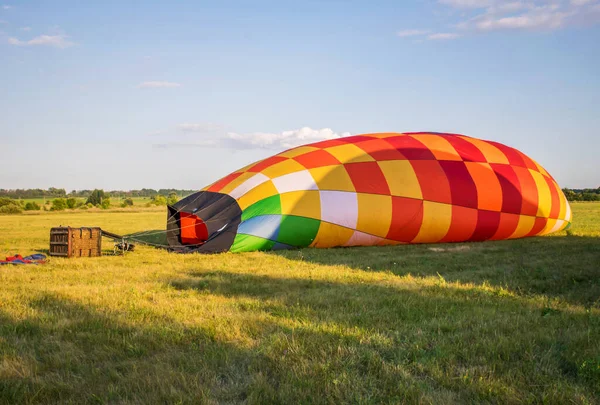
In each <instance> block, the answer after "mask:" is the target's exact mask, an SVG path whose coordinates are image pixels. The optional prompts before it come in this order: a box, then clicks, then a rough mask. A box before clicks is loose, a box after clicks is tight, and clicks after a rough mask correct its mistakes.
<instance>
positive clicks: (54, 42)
mask: <svg viewBox="0 0 600 405" xmlns="http://www.w3.org/2000/svg"><path fill="white" fill-rule="evenodd" d="M67 38H68V37H67V36H66V35H62V34H59V35H40V36H37V37H35V38H33V39H30V40H29V41H22V40H20V39H18V38H15V37H10V38H8V43H9V44H11V45H16V46H38V45H40V46H52V47H55V48H68V47H70V46H73V45H75V44H74V43H73V42H71V41H69V40H68V39H67Z"/></svg>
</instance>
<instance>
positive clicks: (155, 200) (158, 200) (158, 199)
mask: <svg viewBox="0 0 600 405" xmlns="http://www.w3.org/2000/svg"><path fill="white" fill-rule="evenodd" d="M152 204H153V205H167V199H166V198H165V197H164V196H162V195H157V196H154V197H152Z"/></svg>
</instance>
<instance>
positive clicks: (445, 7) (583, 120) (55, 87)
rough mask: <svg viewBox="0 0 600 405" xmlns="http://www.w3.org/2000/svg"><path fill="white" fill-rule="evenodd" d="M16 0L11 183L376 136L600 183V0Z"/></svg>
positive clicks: (3, 133) (208, 165)
mask: <svg viewBox="0 0 600 405" xmlns="http://www.w3.org/2000/svg"><path fill="white" fill-rule="evenodd" d="M1 1H2V0H0V148H1V149H2V152H3V153H2V157H1V158H0V188H30V187H43V188H46V187H50V186H54V187H64V188H67V189H68V190H71V189H82V188H95V187H97V188H105V189H131V188H142V187H151V188H167V187H168V188H171V187H173V188H191V189H199V188H201V187H203V186H205V185H206V184H208V183H211V182H213V181H214V180H216V179H217V178H219V177H221V176H223V175H226V174H227V173H229V172H231V171H233V170H235V169H237V168H239V167H242V166H245V165H246V164H248V163H250V162H252V161H254V160H257V159H260V158H264V157H266V156H269V155H271V154H274V153H276V152H277V151H280V150H283V149H285V148H286V147H288V146H291V145H296V144H299V143H304V142H309V141H312V140H318V139H326V138H331V137H336V136H344V135H347V134H360V133H367V132H406V131H439V132H454V133H463V134H466V135H470V136H474V137H478V138H483V139H491V140H495V141H499V142H502V143H505V144H507V145H510V146H513V147H516V148H518V149H520V150H521V151H523V152H525V153H526V154H528V155H529V156H531V157H532V158H534V159H536V160H537V161H538V162H540V163H541V164H542V165H543V166H544V167H545V168H546V169H548V170H549V171H550V172H551V174H552V175H553V176H554V177H555V178H556V179H557V180H558V182H559V184H560V185H561V186H562V187H598V186H600V163H598V162H599V158H600V138H599V135H600V134H599V133H598V128H600V0H530V1H529V0H527V1H525V0H524V1H496V0H421V1H418V0H417V1H412V2H410V1H366V0H365V1H326V0H323V1H301V2H300V1H253V2H251V1H219V2H197V1H193V2H192V1H190V2H186V1H179V2H141V1H138V2H121V1H103V2H81V1H52V2H49V1H8V0H7V1H8V2H6V3H1Z"/></svg>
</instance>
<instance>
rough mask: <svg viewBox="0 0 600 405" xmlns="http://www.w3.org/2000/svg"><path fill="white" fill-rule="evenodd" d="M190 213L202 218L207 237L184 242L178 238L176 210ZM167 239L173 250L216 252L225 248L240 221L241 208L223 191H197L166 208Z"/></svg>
mask: <svg viewBox="0 0 600 405" xmlns="http://www.w3.org/2000/svg"><path fill="white" fill-rule="evenodd" d="M181 212H184V213H188V214H193V215H195V216H197V217H199V218H201V219H202V221H204V224H205V225H206V227H207V230H208V240H207V241H206V242H205V243H202V244H194V245H188V244H184V243H182V241H181V218H180V213H181ZM167 215H168V216H167V242H168V243H169V246H170V248H171V250H173V251H176V252H182V253H185V252H201V253H217V252H225V251H228V250H229V248H230V247H231V245H232V244H233V241H234V239H235V235H236V233H237V228H238V225H239V224H240V222H241V218H242V210H241V209H240V206H239V204H238V203H237V201H236V200H235V199H234V198H233V197H231V196H229V195H227V194H223V193H215V192H212V191H199V192H197V193H194V194H192V195H189V196H187V197H186V198H184V199H182V200H181V201H179V202H177V203H176V204H174V205H172V206H169V207H168V213H167Z"/></svg>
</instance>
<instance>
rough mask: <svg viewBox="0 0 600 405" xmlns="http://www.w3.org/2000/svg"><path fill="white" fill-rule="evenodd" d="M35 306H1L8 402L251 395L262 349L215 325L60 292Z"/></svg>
mask: <svg viewBox="0 0 600 405" xmlns="http://www.w3.org/2000/svg"><path fill="white" fill-rule="evenodd" d="M28 307H29V309H28V311H27V313H28V314H33V315H31V316H29V317H27V318H25V319H20V320H17V319H14V318H13V317H12V316H10V315H8V314H6V313H3V312H2V311H0V403H115V402H118V403H122V402H134V403H203V402H206V401H207V399H208V398H209V397H213V398H214V397H216V398H219V400H221V401H225V402H241V401H244V400H246V399H247V395H246V394H247V385H248V384H249V382H248V381H249V376H248V374H247V368H248V367H250V365H251V362H252V359H253V358H254V357H256V356H257V355H256V354H254V353H251V352H248V351H245V350H243V349H241V348H238V347H237V346H236V345H233V344H229V343H226V342H221V341H219V339H218V336H214V334H212V333H211V332H210V331H208V330H205V329H203V328H185V327H184V326H182V325H179V324H177V323H175V322H173V321H172V320H170V319H168V318H164V317H155V319H154V322H148V323H146V324H145V325H142V324H135V323H134V322H127V321H126V320H125V319H124V318H126V317H127V313H112V314H111V313H105V312H99V311H98V310H97V309H95V308H93V307H88V306H84V305H81V304H78V303H76V302H72V301H70V300H68V299H66V298H63V297H59V296H54V295H41V296H39V297H38V298H37V299H35V300H33V301H30V302H29V306H28ZM149 316H150V317H152V315H151V314H149ZM209 389H210V390H209Z"/></svg>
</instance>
